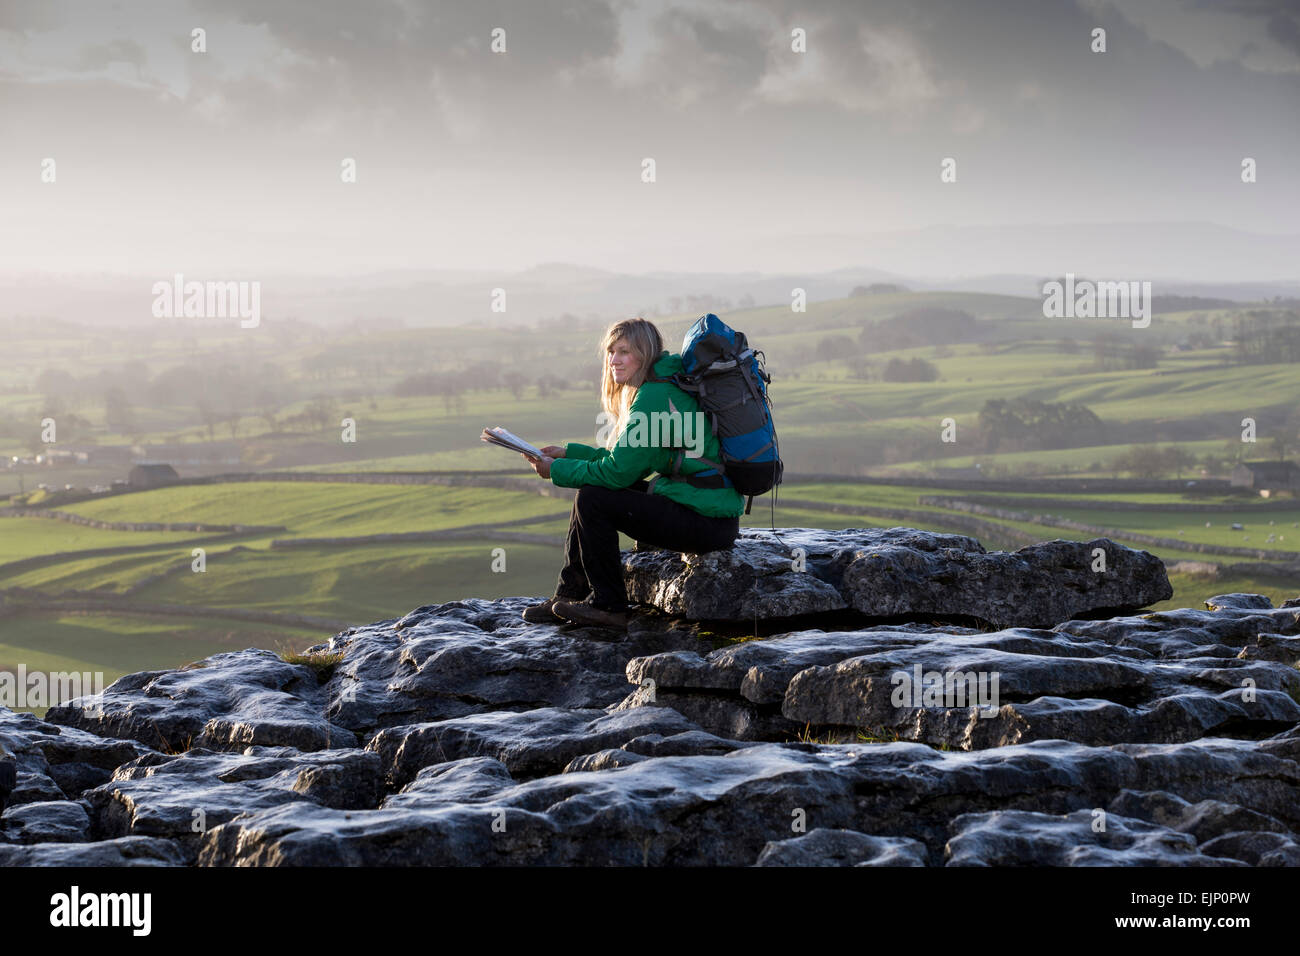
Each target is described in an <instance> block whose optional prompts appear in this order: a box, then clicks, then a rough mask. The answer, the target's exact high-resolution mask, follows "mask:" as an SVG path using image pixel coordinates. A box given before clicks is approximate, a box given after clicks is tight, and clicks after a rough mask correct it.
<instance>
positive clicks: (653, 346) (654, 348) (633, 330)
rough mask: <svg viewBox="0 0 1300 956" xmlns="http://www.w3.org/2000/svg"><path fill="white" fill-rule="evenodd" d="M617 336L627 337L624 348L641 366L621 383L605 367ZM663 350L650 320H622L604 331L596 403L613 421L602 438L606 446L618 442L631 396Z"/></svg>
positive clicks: (661, 337) (612, 445)
mask: <svg viewBox="0 0 1300 956" xmlns="http://www.w3.org/2000/svg"><path fill="white" fill-rule="evenodd" d="M619 339H627V344H628V348H630V349H631V350H632V352H633V353H634V354H635V355H636V356H637V357H638V358H639V359H641V367H640V368H638V369H637V371H636V374H635V375H633V376H632V377H631V378H630V379H629V380H628V381H627V382H625V383H624V384H622V385H620V384H618V383H617V382H615V381H614V373H613V372H611V371H610V370H609V350H610V349H612V348H613V347H614V344H615V343H616V342H617V341H618V340H619ZM663 350H664V340H663V336H661V335H660V334H659V330H658V329H657V328H655V324H654V323H653V322H648V321H646V320H645V319H642V318H635V319H623V320H622V321H621V322H615V323H614V324H613V325H611V326H610V327H609V328H608V329H606V330H605V335H604V337H603V338H602V339H601V343H600V360H601V368H602V371H601V380H600V405H601V407H602V408H603V409H605V413H606V414H607V415H608V416H609V417H610V418H611V419H612V420H613V422H614V425H613V427H612V428H611V429H610V432H609V437H608V438H606V439H605V447H606V448H609V449H611V450H612V449H613V448H614V446H615V445H616V444H617V443H618V436H619V435H621V434H622V433H623V428H624V426H625V425H626V424H627V416H628V411H629V410H630V409H631V407H632V401H633V399H635V398H636V391H637V389H638V388H640V387H641V385H642V384H644V383H645V380H646V378H647V377H648V376H649V375H650V373H651V371H653V369H654V363H655V362H656V361H658V359H659V356H660V355H661V354H662V353H663Z"/></svg>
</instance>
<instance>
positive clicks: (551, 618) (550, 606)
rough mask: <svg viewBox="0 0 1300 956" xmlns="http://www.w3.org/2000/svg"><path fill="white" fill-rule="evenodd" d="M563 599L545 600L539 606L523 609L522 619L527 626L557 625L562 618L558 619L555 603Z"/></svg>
mask: <svg viewBox="0 0 1300 956" xmlns="http://www.w3.org/2000/svg"><path fill="white" fill-rule="evenodd" d="M561 600H563V598H558V597H552V598H547V599H546V600H545V601H544V602H542V603H541V604H534V605H533V606H532V607H526V608H524V612H523V614H522V617H523V619H524V620H525V621H527V622H528V623H529V624H559V623H560V622H561V621H562V620H564V618H562V617H560V615H559V614H557V613H556V611H555V602H556V601H561Z"/></svg>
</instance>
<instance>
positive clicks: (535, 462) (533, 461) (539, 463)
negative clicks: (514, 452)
mask: <svg viewBox="0 0 1300 956" xmlns="http://www.w3.org/2000/svg"><path fill="white" fill-rule="evenodd" d="M542 450H543V451H544V450H545V449H542ZM519 454H520V455H521V456H523V459H524V461H526V462H528V464H530V465H532V466H533V471H535V472H537V474H539V475H541V476H542V477H543V478H546V479H548V480H549V479H550V477H551V462H553V461H555V459H554V458H550V457H547V458H529V457H528V456H527V455H525V454H524V453H523V452H520V453H519Z"/></svg>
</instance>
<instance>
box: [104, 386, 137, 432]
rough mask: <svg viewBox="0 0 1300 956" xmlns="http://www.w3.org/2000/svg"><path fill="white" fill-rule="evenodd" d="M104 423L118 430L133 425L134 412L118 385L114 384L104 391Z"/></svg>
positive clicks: (125, 430)
mask: <svg viewBox="0 0 1300 956" xmlns="http://www.w3.org/2000/svg"><path fill="white" fill-rule="evenodd" d="M104 423H105V424H106V425H108V427H109V428H111V429H113V430H114V431H118V432H127V431H130V430H131V429H133V428H134V427H135V413H134V412H132V410H131V403H130V402H128V401H127V400H126V392H124V391H122V387H121V386H120V385H114V386H113V387H112V388H110V389H108V391H106V392H105V393H104Z"/></svg>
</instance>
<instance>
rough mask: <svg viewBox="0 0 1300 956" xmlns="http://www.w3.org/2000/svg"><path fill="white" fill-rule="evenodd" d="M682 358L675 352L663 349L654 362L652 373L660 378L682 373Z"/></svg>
mask: <svg viewBox="0 0 1300 956" xmlns="http://www.w3.org/2000/svg"><path fill="white" fill-rule="evenodd" d="M682 368H683V366H682V357H681V356H680V355H678V354H676V353H675V352H669V351H668V350H667V349H664V350H663V351H662V352H660V353H659V357H658V358H657V359H655V361H654V373H655V374H656V375H658V376H660V377H662V378H667V377H668V376H670V375H675V374H676V373H678V372H680V371H682Z"/></svg>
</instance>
